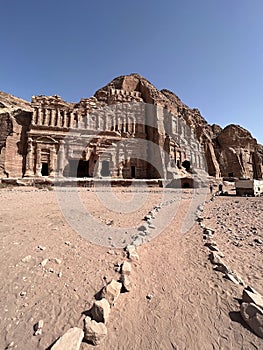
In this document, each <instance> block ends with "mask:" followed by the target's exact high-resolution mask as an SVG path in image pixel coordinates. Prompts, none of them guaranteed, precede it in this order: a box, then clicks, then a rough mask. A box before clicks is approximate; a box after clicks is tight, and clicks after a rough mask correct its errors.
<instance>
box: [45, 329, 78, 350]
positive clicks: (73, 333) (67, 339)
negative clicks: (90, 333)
mask: <svg viewBox="0 0 263 350" xmlns="http://www.w3.org/2000/svg"><path fill="white" fill-rule="evenodd" d="M83 337H84V332H83V330H82V329H80V328H78V327H73V328H70V329H69V330H68V331H67V332H66V333H65V334H64V335H63V336H62V337H60V338H59V339H58V341H57V342H56V343H55V344H54V345H53V346H52V348H51V349H52V350H66V349H67V350H78V349H79V348H80V344H81V342H82V339H83Z"/></svg>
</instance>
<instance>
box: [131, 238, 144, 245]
mask: <svg viewBox="0 0 263 350" xmlns="http://www.w3.org/2000/svg"><path fill="white" fill-rule="evenodd" d="M143 242H144V241H143V238H142V237H141V236H137V237H136V238H135V240H134V241H133V242H132V244H133V245H134V246H136V247H139V246H140V245H142V244H143Z"/></svg>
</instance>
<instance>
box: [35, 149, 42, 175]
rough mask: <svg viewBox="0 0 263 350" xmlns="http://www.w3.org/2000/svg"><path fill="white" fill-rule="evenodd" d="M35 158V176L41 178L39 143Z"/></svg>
mask: <svg viewBox="0 0 263 350" xmlns="http://www.w3.org/2000/svg"><path fill="white" fill-rule="evenodd" d="M36 147H37V150H36V151H37V157H36V176H41V175H42V174H41V168H42V164H41V146H40V144H39V143H37V146H36Z"/></svg>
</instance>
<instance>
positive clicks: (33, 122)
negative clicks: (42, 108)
mask: <svg viewBox="0 0 263 350" xmlns="http://www.w3.org/2000/svg"><path fill="white" fill-rule="evenodd" d="M37 115H38V109H37V108H36V107H35V108H34V110H33V117H32V125H35V124H36V123H37Z"/></svg>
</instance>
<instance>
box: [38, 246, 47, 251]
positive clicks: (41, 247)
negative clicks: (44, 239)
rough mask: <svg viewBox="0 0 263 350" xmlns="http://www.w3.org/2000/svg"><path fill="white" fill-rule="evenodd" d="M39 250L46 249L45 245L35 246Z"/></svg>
mask: <svg viewBox="0 0 263 350" xmlns="http://www.w3.org/2000/svg"><path fill="white" fill-rule="evenodd" d="M37 247H38V249H39V250H46V247H43V246H42V245H39V246H37Z"/></svg>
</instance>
